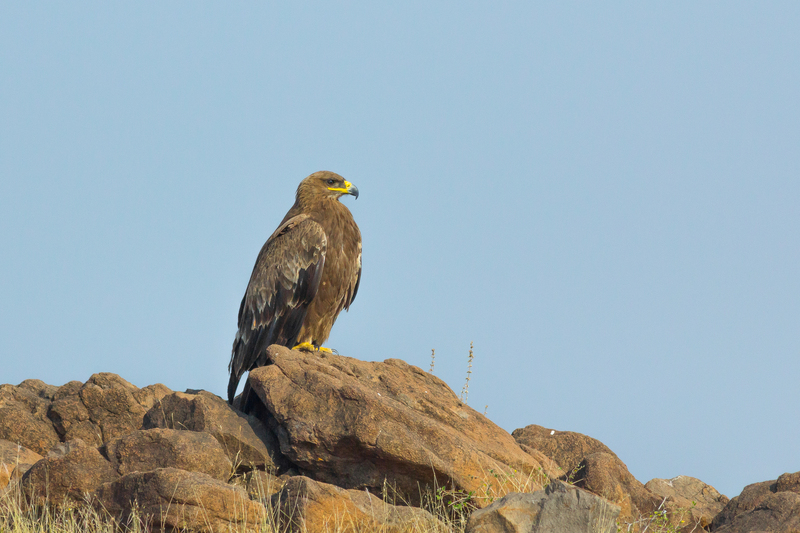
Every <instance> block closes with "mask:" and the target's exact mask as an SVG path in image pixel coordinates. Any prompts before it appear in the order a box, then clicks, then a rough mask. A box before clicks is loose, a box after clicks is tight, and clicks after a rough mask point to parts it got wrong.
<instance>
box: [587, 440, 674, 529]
mask: <svg viewBox="0 0 800 533" xmlns="http://www.w3.org/2000/svg"><path fill="white" fill-rule="evenodd" d="M578 468H579V470H578V475H577V479H576V481H575V485H577V486H579V487H581V488H583V489H586V490H588V491H590V492H593V493H595V494H597V495H598V496H601V497H603V498H605V499H606V500H609V501H611V502H613V503H615V504H617V505H619V506H620V508H621V511H620V516H619V519H620V522H622V523H626V524H629V523H633V522H635V521H636V520H639V519H640V518H641V517H643V516H647V515H650V514H651V513H652V512H653V511H655V510H656V509H658V507H659V505H660V504H661V502H662V501H663V498H660V497H658V496H657V495H656V494H653V493H652V492H650V491H649V490H648V489H646V488H645V486H644V485H642V483H641V482H639V481H638V480H637V479H636V478H635V477H633V475H632V474H631V473H630V472H629V471H628V467H627V466H625V463H623V462H622V461H620V460H619V458H618V457H617V456H616V455H613V454H609V453H605V452H597V453H592V454H589V455H587V456H586V457H584V459H583V461H581V463H580V465H579V466H578Z"/></svg>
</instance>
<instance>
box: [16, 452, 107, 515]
mask: <svg viewBox="0 0 800 533" xmlns="http://www.w3.org/2000/svg"><path fill="white" fill-rule="evenodd" d="M117 477H119V476H118V475H117V472H116V470H115V469H114V467H113V466H112V465H111V463H110V462H109V461H108V460H107V459H106V458H105V457H103V456H102V455H101V454H100V452H99V451H97V449H96V448H90V447H83V448H77V449H75V450H72V451H71V452H69V453H67V454H66V455H63V456H61V457H55V458H51V457H47V458H44V459H42V460H40V461H39V462H37V463H36V464H34V465H33V466H32V467H31V469H30V470H28V472H27V473H26V474H25V475H24V476H23V477H22V481H21V486H22V492H23V494H24V495H25V496H26V497H27V498H28V501H29V502H30V503H33V504H40V505H41V504H44V503H46V502H47V503H50V504H52V505H60V504H61V503H63V502H65V501H68V500H71V501H84V499H85V498H86V496H87V495H90V494H91V493H92V492H93V491H94V490H95V489H96V488H97V487H99V486H100V485H102V484H103V483H106V482H108V481H112V480H114V479H116V478H117Z"/></svg>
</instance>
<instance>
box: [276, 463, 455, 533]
mask: <svg viewBox="0 0 800 533" xmlns="http://www.w3.org/2000/svg"><path fill="white" fill-rule="evenodd" d="M272 503H273V506H274V507H275V508H277V509H279V510H280V514H279V516H280V518H281V520H283V523H281V524H279V527H280V528H281V530H283V529H282V528H284V527H286V528H287V529H288V530H289V531H293V532H300V531H303V532H304V531H309V532H316V531H320V532H322V531H336V532H338V533H355V532H360V531H381V532H384V533H395V532H397V533H400V532H406V531H437V530H441V531H444V530H445V529H444V528H443V527H442V525H441V523H440V522H438V521H437V520H436V519H435V518H434V517H433V516H432V515H431V514H430V513H428V512H427V511H424V510H422V509H419V508H416V507H407V506H395V505H392V504H390V503H387V502H384V501H383V500H381V499H380V498H378V497H376V496H374V495H372V494H370V493H369V492H366V491H359V490H345V489H342V488H339V487H336V486H334V485H329V484H327V483H319V482H317V481H313V480H311V479H309V478H307V477H302V476H301V477H293V478H291V479H289V480H288V481H287V482H286V484H284V486H283V488H282V489H281V491H280V492H279V493H277V494H275V495H274V496H273V497H272ZM437 526H438V527H437ZM439 527H441V529H439Z"/></svg>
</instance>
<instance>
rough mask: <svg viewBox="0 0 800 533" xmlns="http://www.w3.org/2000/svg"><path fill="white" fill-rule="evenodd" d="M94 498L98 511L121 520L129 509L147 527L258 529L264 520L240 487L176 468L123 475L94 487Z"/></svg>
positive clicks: (260, 509) (128, 515) (260, 508)
mask: <svg viewBox="0 0 800 533" xmlns="http://www.w3.org/2000/svg"><path fill="white" fill-rule="evenodd" d="M95 497H96V505H97V507H98V508H99V509H101V510H102V511H103V512H108V513H109V514H111V515H112V516H114V517H116V518H117V519H118V520H119V521H120V522H122V523H127V522H128V521H129V520H131V515H132V513H134V511H135V513H137V514H138V516H140V517H142V518H143V519H144V521H145V522H146V523H147V524H148V526H149V528H148V530H150V529H152V530H156V531H157V530H171V529H173V528H175V529H180V530H183V529H188V530H191V531H197V532H222V531H260V530H261V529H260V528H261V527H262V526H263V525H264V524H265V523H266V513H265V510H264V507H263V505H261V504H260V503H257V502H253V501H251V500H250V498H248V496H247V493H246V492H245V491H244V490H242V489H241V488H238V487H233V486H231V485H228V484H226V483H223V482H221V481H219V480H216V479H214V478H212V477H211V476H208V475H206V474H201V473H199V472H187V471H185V470H180V469H177V468H159V469H157V470H153V471H152V472H134V473H131V474H128V475H126V476H123V477H121V478H119V479H117V480H116V481H113V482H110V483H106V484H104V485H103V486H101V487H99V488H98V489H97V491H96V492H95Z"/></svg>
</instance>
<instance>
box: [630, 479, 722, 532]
mask: <svg viewBox="0 0 800 533" xmlns="http://www.w3.org/2000/svg"><path fill="white" fill-rule="evenodd" d="M644 486H645V488H646V489H648V490H649V491H650V492H652V493H653V494H656V495H657V496H660V497H661V498H664V499H665V500H666V501H667V502H668V503H669V504H670V509H671V510H672V511H673V513H674V514H676V515H681V518H680V519H681V520H683V521H684V523H686V524H687V525H689V524H690V525H691V526H692V527H694V526H695V525H697V526H699V527H700V528H704V529H708V528H709V527H710V526H711V521H712V520H713V519H714V517H715V516H716V515H717V514H719V512H720V511H722V509H723V507H725V505H726V504H727V503H728V501H729V499H728V497H727V496H724V495H722V494H720V493H719V492H718V491H717V489H715V488H714V487H712V486H711V485H708V484H706V483H703V482H702V481H700V480H699V479H697V478H693V477H689V476H678V477H674V478H672V479H651V480H650V481H648V482H647V483H645V485H644Z"/></svg>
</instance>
